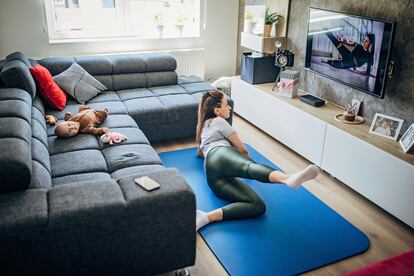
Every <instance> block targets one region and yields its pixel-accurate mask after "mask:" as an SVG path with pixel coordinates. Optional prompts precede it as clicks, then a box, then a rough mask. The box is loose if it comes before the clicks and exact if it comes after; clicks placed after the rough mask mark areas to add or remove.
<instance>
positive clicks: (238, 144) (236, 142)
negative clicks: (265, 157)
mask: <svg viewBox="0 0 414 276" xmlns="http://www.w3.org/2000/svg"><path fill="white" fill-rule="evenodd" d="M227 140H229V141H230V143H231V144H232V146H233V147H234V148H235V149H236V150H238V151H239V152H241V153H243V154H244V155H246V156H247V157H248V158H250V156H249V152H248V151H247V148H246V146H245V145H244V144H243V143H242V141H241V140H240V138H239V136H238V135H237V133H236V132H233V133H232V134H230V135H229V136H228V137H227Z"/></svg>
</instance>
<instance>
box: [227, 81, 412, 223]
mask: <svg viewBox="0 0 414 276" xmlns="http://www.w3.org/2000/svg"><path fill="white" fill-rule="evenodd" d="M272 86H273V83H267V84H258V85H251V84H249V83H247V82H245V81H243V80H241V79H240V77H239V76H235V77H232V82H231V90H232V98H233V100H234V111H235V112H236V113H237V114H238V115H240V116H241V117H243V118H245V119H246V120H248V121H250V122H251V123H253V124H254V125H256V126H257V127H258V128H260V129H261V130H263V131H264V132H266V133H268V134H269V135H271V136H272V137H274V138H275V139H277V140H279V141H280V142H282V143H283V144H285V145H286V146H288V147H289V148H291V149H292V150H294V151H296V152H297V153H299V154H300V155H302V156H303V157H305V158H306V159H308V160H309V161H311V162H313V163H315V164H317V165H318V166H320V167H321V168H322V169H323V170H325V171H326V172H328V173H330V174H331V175H332V176H334V177H336V178H337V179H339V180H341V181H342V182H344V183H345V184H346V185H348V186H349V187H351V188H352V189H354V190H355V191H357V192H358V193H360V194H361V195H363V196H364V197H366V198H368V199H369V200H371V201H372V202H374V203H375V204H377V205H378V206H380V207H381V208H383V209H384V210H386V211H388V212H389V213H391V214H392V215H394V216H395V217H397V218H399V219H400V220H402V221H403V222H405V223H406V224H408V225H409V226H410V227H412V228H414V200H413V195H414V154H412V153H407V154H404V152H403V151H402V149H401V148H400V146H399V144H398V142H395V141H391V140H387V139H385V138H382V137H378V136H376V135H372V134H369V133H368V130H369V127H370V125H369V123H367V122H365V123H363V124H360V125H349V124H344V123H341V122H338V121H336V120H335V115H337V114H340V113H343V110H342V109H341V108H339V107H337V106H335V105H333V104H330V103H327V104H325V106H323V107H318V108H315V107H312V106H310V105H307V104H305V103H303V102H301V101H300V100H299V99H297V98H296V99H288V98H283V97H279V96H277V91H276V92H274V91H272Z"/></svg>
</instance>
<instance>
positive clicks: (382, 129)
mask: <svg viewBox="0 0 414 276" xmlns="http://www.w3.org/2000/svg"><path fill="white" fill-rule="evenodd" d="M403 123H404V120H402V119H398V118H395V117H391V116H388V115H384V114H381V113H375V116H374V119H373V120H372V124H371V127H370V129H369V133H372V134H375V135H378V136H381V137H384V138H387V139H391V140H394V141H397V138H398V134H399V133H400V131H401V127H402V125H403Z"/></svg>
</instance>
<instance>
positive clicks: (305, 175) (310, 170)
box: [286, 165, 319, 189]
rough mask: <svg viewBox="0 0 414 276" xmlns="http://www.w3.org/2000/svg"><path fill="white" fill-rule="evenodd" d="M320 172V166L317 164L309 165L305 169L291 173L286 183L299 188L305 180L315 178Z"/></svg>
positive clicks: (293, 187)
mask: <svg viewBox="0 0 414 276" xmlns="http://www.w3.org/2000/svg"><path fill="white" fill-rule="evenodd" d="M318 174H319V168H318V166H316V165H309V166H308V167H307V168H306V169H304V170H303V171H300V172H297V173H295V174H292V175H290V176H289V177H288V178H287V180H286V185H288V186H289V187H290V188H292V189H297V188H299V187H300V185H302V183H303V182H305V181H308V180H311V179H314V178H315V177H317V176H318Z"/></svg>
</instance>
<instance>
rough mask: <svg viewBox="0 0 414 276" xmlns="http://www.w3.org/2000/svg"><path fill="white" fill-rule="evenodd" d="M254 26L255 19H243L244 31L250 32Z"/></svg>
mask: <svg viewBox="0 0 414 276" xmlns="http://www.w3.org/2000/svg"><path fill="white" fill-rule="evenodd" d="M255 27H256V22H255V21H245V24H244V31H245V32H246V33H249V34H252V33H253V30H254V28H255Z"/></svg>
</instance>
